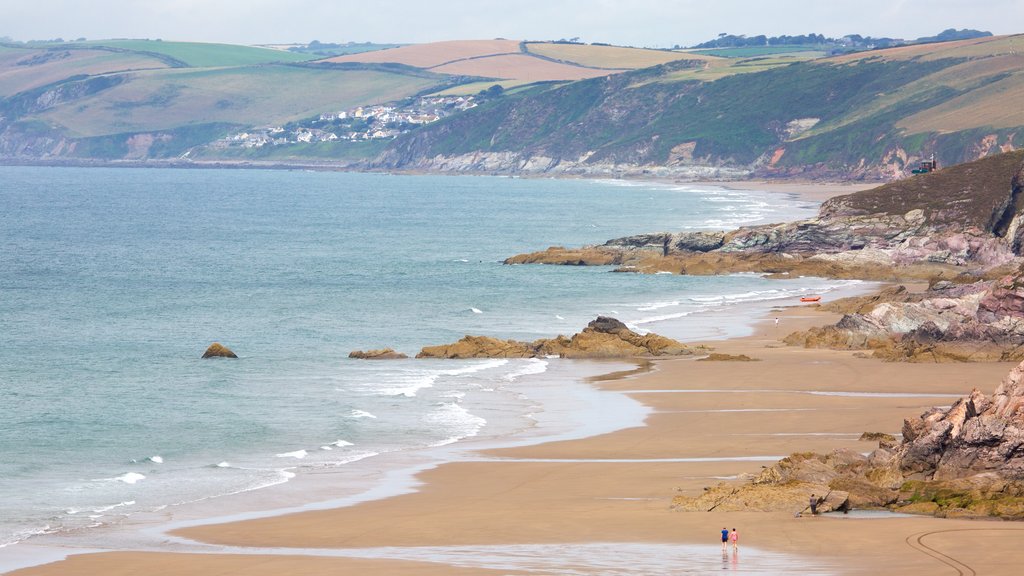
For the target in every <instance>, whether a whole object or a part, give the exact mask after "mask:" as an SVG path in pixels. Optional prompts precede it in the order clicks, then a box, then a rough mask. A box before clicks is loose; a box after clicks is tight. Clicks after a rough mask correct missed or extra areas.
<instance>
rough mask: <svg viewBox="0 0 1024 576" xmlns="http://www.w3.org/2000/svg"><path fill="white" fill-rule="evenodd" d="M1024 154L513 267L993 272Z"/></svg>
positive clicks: (1007, 259)
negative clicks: (790, 218) (780, 217)
mask: <svg viewBox="0 0 1024 576" xmlns="http://www.w3.org/2000/svg"><path fill="white" fill-rule="evenodd" d="M1022 190H1024V151H1017V152H1010V153H1006V154H1000V155H998V156H993V157H990V158H985V159H983V160H979V161H976V162H971V163H967V164H962V165H959V166H954V167H951V168H947V169H945V170H941V171H938V172H934V173H931V174H924V175H921V176H917V177H914V178H910V179H907V180H902V181H899V182H894V183H891V184H886V185H884V186H881V187H878V188H874V189H871V190H865V191H862V192H857V193H854V194H849V195H845V196H839V197H836V198H832V199H831V200H829V201H827V202H825V203H824V204H823V205H822V206H821V209H820V210H819V213H818V216H816V217H815V218H811V219H808V220H800V221H796V222H787V223H782V224H767V225H761V226H749V227H744V228H739V229H736V230H732V231H720V232H681V233H669V232H662V233H653V234H642V235H636V236H628V237H625V238H616V239H613V240H609V241H608V242H606V243H604V244H603V245H599V246H586V247H583V248H578V249H573V248H561V247H552V248H548V249H547V250H544V251H540V252H533V253H528V254H520V255H517V256H513V257H511V258H508V259H507V260H505V263H506V264H532V263H540V264H571V265H618V266H621V267H622V268H621V270H622V271H636V272H655V271H669V272H674V273H679V274H701V275H703V274H726V273H734V272H765V273H776V274H784V273H789V274H802V275H819V276H829V277H843V278H855V277H861V278H871V279H889V278H917V279H921V278H934V277H952V276H955V275H958V274H961V273H965V272H966V273H969V274H972V275H975V276H985V275H986V273H988V272H989V271H990V270H992V269H994V268H997V267H999V266H1003V265H1007V264H1010V263H1012V262H1014V260H1015V259H1016V258H1017V257H1018V256H1020V255H1021V246H1022V243H1024V240H1022V235H1024V227H1022V225H1021V224H1022V221H1024V197H1022Z"/></svg>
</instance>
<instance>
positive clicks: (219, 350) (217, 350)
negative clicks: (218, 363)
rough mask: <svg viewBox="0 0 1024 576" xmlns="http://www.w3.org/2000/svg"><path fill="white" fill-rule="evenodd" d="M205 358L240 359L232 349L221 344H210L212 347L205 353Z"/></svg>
mask: <svg viewBox="0 0 1024 576" xmlns="http://www.w3.org/2000/svg"><path fill="white" fill-rule="evenodd" d="M203 358H238V356H236V355H235V353H234V352H232V351H231V349H230V348H228V347H227V346H224V345H223V344H221V343H220V342H214V343H213V344H210V347H209V348H207V349H206V352H203Z"/></svg>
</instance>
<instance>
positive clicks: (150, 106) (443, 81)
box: [0, 40, 474, 160]
mask: <svg viewBox="0 0 1024 576" xmlns="http://www.w3.org/2000/svg"><path fill="white" fill-rule="evenodd" d="M311 57H312V56H310V55H305V54H300V53H295V52H289V51H283V50H273V49H268V48H256V47H249V46H235V45H228V44H210V43H190V42H161V41H154V40H109V41H93V42H81V43H62V44H53V45H38V44H32V45H23V44H22V45H19V44H8V45H3V46H0V157H8V158H10V157H14V158H25V159H33V158H89V159H101V160H109V159H144V158H166V157H176V156H180V155H182V154H185V153H187V152H189V151H190V150H191V149H192V148H194V147H195V146H199V145H203V144H207V143H209V142H211V141H214V140H216V139H218V138H221V137H224V136H226V135H228V134H231V133H233V132H237V131H239V130H245V129H249V128H251V127H254V126H280V125H283V124H287V123H289V122H294V121H297V120H301V119H304V118H308V117H314V116H317V115H320V114H322V113H324V112H330V111H337V110H344V109H349V108H355V107H358V106H363V105H368V104H373V103H379V102H389V101H394V100H401V99H404V98H408V97H410V96H413V95H415V94H418V93H420V92H431V91H437V90H442V89H445V88H447V87H450V86H452V85H455V84H459V83H465V82H467V81H470V80H474V79H465V78H460V77H454V76H450V75H445V74H436V73H431V72H426V71H423V70H419V69H416V68H410V67H407V66H394V65H372V64H370V65H361V64H350V65H333V64H319V63H305V62H303V61H304V60H308V59H309V58H311ZM377 149H379V147H378V148H373V150H377ZM338 156H340V157H344V156H345V154H344V153H341V154H338ZM363 156H365V154H363Z"/></svg>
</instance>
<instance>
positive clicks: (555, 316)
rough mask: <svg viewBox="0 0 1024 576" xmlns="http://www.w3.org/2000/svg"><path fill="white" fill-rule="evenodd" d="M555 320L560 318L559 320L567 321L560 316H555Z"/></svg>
mask: <svg viewBox="0 0 1024 576" xmlns="http://www.w3.org/2000/svg"><path fill="white" fill-rule="evenodd" d="M555 318H558V319H559V320H565V318H563V317H562V316H559V315H558V314H555Z"/></svg>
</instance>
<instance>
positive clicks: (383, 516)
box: [13, 306, 1024, 576]
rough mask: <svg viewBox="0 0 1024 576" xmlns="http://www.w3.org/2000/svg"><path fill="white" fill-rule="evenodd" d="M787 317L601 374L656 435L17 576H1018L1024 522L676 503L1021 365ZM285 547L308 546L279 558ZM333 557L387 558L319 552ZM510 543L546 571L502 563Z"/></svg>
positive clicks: (435, 475) (891, 422)
mask: <svg viewBox="0 0 1024 576" xmlns="http://www.w3.org/2000/svg"><path fill="white" fill-rule="evenodd" d="M777 315H778V318H779V319H780V320H779V323H778V325H777V326H776V324H775V322H774V321H773V320H771V319H769V320H767V321H765V322H762V323H760V324H758V325H757V328H756V333H755V334H754V335H753V336H751V337H747V338H741V339H734V340H730V341H726V342H715V343H713V345H714V347H715V348H716V350H717V351H720V352H727V353H732V354H740V353H742V354H747V355H749V356H751V357H753V358H756V359H758V361H756V362H697V361H694V360H690V359H674V360H662V361H656V362H655V363H654V369H653V370H652V371H650V372H647V373H644V374H641V375H637V376H631V377H625V378H618V379H611V380H601V381H598V382H595V384H594V385H595V386H598V387H600V388H602V389H608V390H617V391H626V392H628V394H630V395H631V396H633V397H635V398H637V399H638V400H640V401H641V402H643V403H644V404H646V405H648V406H650V407H651V408H653V412H652V414H651V416H650V417H649V418H648V419H647V422H646V425H645V426H643V427H638V428H631V429H626V430H621V431H618V432H614V433H611V434H606V435H602V436H597V437H591V438H586V439H581V440H572V441H562V442H551V443H546V444H540V445H535V446H526V447H518V448H506V449H500V450H491V451H488V452H486V453H483V454H480V458H479V459H477V460H473V461H464V462H456V463H449V464H445V465H442V466H440V467H438V468H435V469H432V470H428V471H426V472H424V473H422V474H421V475H420V480H422V481H423V482H424V485H423V486H422V487H421V488H420V489H419V490H418V491H417V492H415V493H413V494H407V495H402V496H396V497H393V498H387V499H384V500H377V501H371V502H366V503H362V504H358V505H355V506H352V507H348V508H343V509H335V510H324V511H314V512H306V513H300V514H293V515H287V516H278V517H272V518H266V519H260V520H251V521H245V522H237V523H231V524H222V525H210V526H200V527H195V528H190V529H186V530H182V531H180V532H179V533H178V534H177V535H178V536H184V537H187V538H191V539H196V540H199V541H202V542H208V543H212V544H219V545H223V546H226V547H229V548H224V549H222V550H223V551H224V552H225V553H222V554H178V553H161V552H108V553H99V554H87V555H77V556H71V557H70V558H68V559H67V560H65V561H62V562H58V563H54V564H50V565H46V566H40V567H35V568H29V569H25V570H21V571H16V572H13V574H17V575H19V576H28V575H33V576H35V575H57V574H82V573H102V574H110V575H117V574H139V573H147V574H281V573H302V574H321V573H323V574H326V573H331V574H365V573H381V574H491V573H494V574H498V573H500V574H516V573H544V574H548V573H565V572H566V571H569V570H570V569H572V570H579V572H578V573H598V572H601V573H630V570H629V569H628V568H626V569H625V571H620V572H616V571H614V570H612V571H608V570H604V571H603V572H602V571H601V570H598V569H595V567H594V564H593V562H594V560H593V559H594V557H595V554H594V553H591V554H589V555H588V554H582V555H581V554H579V552H580V551H581V550H583V551H586V550H588V547H592V546H594V545H595V544H598V545H600V550H601V551H602V552H600V553H597V557H599V558H598V560H599V561H600V562H603V563H609V562H610V563H612V564H614V563H615V562H619V563H620V564H622V563H625V564H624V565H625V566H626V567H628V566H630V565H631V564H632V565H633V566H648V568H645V569H639V572H638V573H671V571H672V568H673V564H675V563H677V562H683V561H688V560H687V559H693V558H697V559H698V560H701V558H702V557H703V561H706V562H708V563H707V564H700V563H699V562H698V564H695V566H697V568H696V570H697V571H698V572H700V571H701V570H702V569H701V566H712V567H713V568H708V569H709V570H710V569H717V570H722V569H726V570H735V571H738V572H741V573H742V572H743V571H744V570H750V571H755V570H760V571H766V572H767V573H780V574H781V573H791V574H799V573H815V574H818V573H833V574H861V573H864V574H866V573H899V574H944V573H949V574H954V573H960V574H975V573H976V574H1016V573H1017V572H1018V566H1019V564H1020V562H1024V551H1021V550H1020V549H1019V547H1015V546H1013V545H1012V543H1013V542H1016V541H1019V538H1020V537H1021V536H1024V533H1021V532H1024V526H1018V525H1016V524H1013V523H1007V522H995V521H969V520H949V519H935V518H927V517H888V518H860V517H857V516H856V515H850V516H848V517H843V516H838V517H800V518H798V517H795V515H794V513H795V512H796V511H793V512H794V513H784V514H783V513H761V512H744V513H720V512H708V513H693V512H690V513H686V512H678V511H674V510H672V509H671V500H672V497H673V496H674V495H676V494H677V493H680V492H682V493H687V494H697V493H699V492H700V491H701V490H702V489H703V488H704V487H705V486H710V485H712V484H715V483H716V482H718V481H719V480H718V478H729V477H734V476H736V475H739V474H747V473H749V474H756V473H757V472H759V471H760V469H761V468H762V466H764V465H766V464H767V463H770V461H771V460H773V459H774V458H776V457H779V456H783V455H787V454H789V453H791V452H794V451H809V450H816V451H827V450H831V449H834V448H851V449H855V450H859V451H869V450H871V449H873V448H874V447H875V446H874V444H873V443H871V442H863V441H859V440H857V438H858V436H859V435H860V433H861V432H864V431H882V432H890V433H898V432H899V429H900V426H901V425H902V421H903V418H904V417H908V416H914V415H917V414H919V413H920V412H922V411H923V410H924V409H925V408H926V407H928V406H932V405H946V404H949V403H950V402H952V398H951V397H950V396H948V395H951V394H962V393H966V392H968V391H969V390H970V389H971V388H972V387H975V386H977V387H979V388H980V389H981V390H983V391H984V392H986V393H990V392H991V391H992V389H994V388H995V386H996V385H997V384H998V383H999V381H1000V380H1001V379H1002V377H1003V376H1004V375H1005V374H1006V373H1007V372H1008V371H1009V370H1010V368H1011V367H1012V365H1011V364H1007V363H991V364H906V363H882V362H880V361H877V360H873V359H866V358H858V357H855V356H854V354H853V353H850V352H839V351H827V350H805V349H797V348H792V347H786V346H783V345H781V344H780V343H779V341H778V338H780V337H781V336H783V335H785V334H786V333H788V332H790V331H792V330H796V329H800V328H803V327H806V326H809V325H813V324H822V323H825V322H828V321H833V320H835V318H834V317H832V316H831V315H828V314H824V313H819V312H816V311H815V310H814V308H813V307H806V308H805V307H800V306H792V307H787V308H785V309H781V310H778V311H777ZM811 392H816V393H815V394H812V393H811ZM821 392H824V393H828V394H818V393H821ZM849 392H853V393H877V392H886V393H890V395H889V396H872V395H863V394H854V395H844V393H849ZM928 394H934V395H935V396H934V397H929V396H927V395H928ZM722 527H728V528H733V527H735V528H737V529H738V531H739V532H740V534H741V535H742V538H741V546H740V550H739V552H738V553H735V554H734V553H733V552H731V551H730V552H727V553H725V554H722V553H721V550H720V546H719V543H718V537H719V534H718V532H719V530H720V529H721V528H722ZM553 545H557V546H555V547H553V548H552V546H553ZM282 548H283V549H290V548H298V549H306V550H303V551H297V552H298V553H296V554H287V551H286V550H275V549H282ZM310 549H313V550H319V551H320V552H316V553H313V552H310V551H309V550H310ZM332 549H333V550H339V551H342V552H340V553H344V552H343V550H345V549H348V550H352V549H358V550H361V552H357V553H356V556H360V555H365V554H367V552H366V550H375V551H376V552H372V554H371V555H374V554H377V555H379V557H376V558H325V557H318V556H317V554H320V555H322V554H323V552H322V551H323V550H332ZM460 550H461V552H459V551H460ZM510 550H515V551H516V555H517V556H519V557H526V558H528V559H529V558H530V557H531V555H532V556H533V557H534V558H533V562H534V563H532V564H531V562H530V561H527V560H523V559H522V558H519V559H517V560H515V561H512V560H509V559H507V558H505V559H503V554H508V551H510ZM245 551H251V552H252V553H251V554H240V553H239V552H245ZM467 551H471V552H467ZM555 551H557V552H555ZM680 551H684V552H685V554H684V556H683V558H674V555H675V554H679V553H680ZM474 554H475V556H476V558H477V560H473V559H472V556H474ZM559 554H562V555H564V557H561V558H560V557H559V556H558V555H559ZM772 554H783V555H784V556H783V557H782V560H780V559H779V558H776V557H774V556H772ZM552 555H554V556H552ZM631 555H633V556H635V558H634V559H632V560H631ZM467 556H468V557H469V558H467ZM540 556H545V559H544V561H543V562H542V563H540V564H538V563H537V562H541V561H540V559H539V557H540ZM602 556H604V557H606V558H602ZM396 558H397V559H396ZM410 558H419V561H415V560H411V559H410ZM481 558H482V559H483V560H482V561H480V559H481ZM580 558H589V559H584V560H581V559H580ZM495 559H497V560H495ZM488 563H490V564H488ZM545 563H546V564H545ZM644 563H646V564H644ZM779 563H781V564H779ZM452 564H457V565H458V566H453V565H452ZM480 564H483V565H480ZM486 565H490V566H493V567H495V569H488V568H487V567H486ZM545 566H546V568H545ZM659 567H660V568H659ZM680 567H681V566H680ZM773 567H774V568H773ZM573 573H577V572H573Z"/></svg>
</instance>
